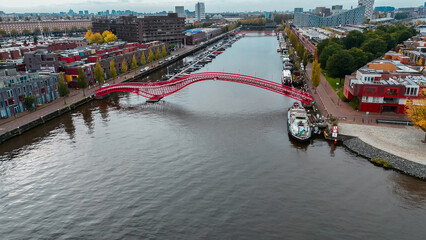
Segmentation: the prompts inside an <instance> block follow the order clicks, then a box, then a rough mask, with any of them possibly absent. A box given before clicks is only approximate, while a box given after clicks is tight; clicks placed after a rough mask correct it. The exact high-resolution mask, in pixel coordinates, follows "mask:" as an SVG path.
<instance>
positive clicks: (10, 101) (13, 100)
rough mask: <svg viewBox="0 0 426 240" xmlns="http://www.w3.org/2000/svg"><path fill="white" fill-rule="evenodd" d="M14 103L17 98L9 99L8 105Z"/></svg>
mask: <svg viewBox="0 0 426 240" xmlns="http://www.w3.org/2000/svg"><path fill="white" fill-rule="evenodd" d="M13 104H15V99H13V98H9V99H7V105H8V106H10V105H13Z"/></svg>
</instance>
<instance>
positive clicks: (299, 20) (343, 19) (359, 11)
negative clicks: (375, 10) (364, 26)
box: [293, 6, 365, 27]
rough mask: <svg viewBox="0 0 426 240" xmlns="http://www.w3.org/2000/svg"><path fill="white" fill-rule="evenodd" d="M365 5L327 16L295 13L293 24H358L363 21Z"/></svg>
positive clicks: (324, 25) (328, 25) (308, 25)
mask: <svg viewBox="0 0 426 240" xmlns="http://www.w3.org/2000/svg"><path fill="white" fill-rule="evenodd" d="M364 13H365V6H359V7H357V8H354V9H351V10H347V11H342V12H340V13H336V14H333V15H331V16H329V17H320V16H316V15H313V14H309V13H295V14H294V22H293V24H294V25H295V26H296V27H319V26H322V27H335V26H340V25H341V26H345V25H348V24H351V25H358V24H361V23H362V22H363V21H364Z"/></svg>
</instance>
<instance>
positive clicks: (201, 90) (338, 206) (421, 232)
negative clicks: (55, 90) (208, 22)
mask: <svg viewBox="0 0 426 240" xmlns="http://www.w3.org/2000/svg"><path fill="white" fill-rule="evenodd" d="M276 48H277V41H276V39H275V38H274V37H258V38H253V37H247V38H244V39H242V40H240V41H239V42H237V43H235V44H234V45H233V46H232V47H231V48H229V49H227V50H226V51H225V52H224V53H223V54H222V55H219V56H218V57H217V58H216V59H215V60H214V61H213V62H212V63H210V64H209V65H207V66H206V67H205V68H203V69H202V71H226V72H234V73H241V74H247V75H253V76H258V77H262V78H265V79H270V80H273V81H277V82H278V81H279V76H280V72H281V62H280V58H279V56H278V54H277V53H276ZM291 103H292V100H290V99H288V98H286V97H284V96H281V95H278V94H274V93H272V92H267V91H265V90H262V89H257V88H254V87H250V86H245V85H239V84H235V83H227V82H219V81H211V82H200V83H196V84H193V85H191V86H190V87H188V88H185V89H183V90H182V91H180V92H178V93H176V94H174V95H172V96H169V97H167V98H165V99H164V101H162V102H160V103H157V104H146V103H145V99H144V98H142V97H139V96H137V95H131V94H114V95H112V96H110V97H109V98H107V99H105V100H103V101H95V102H92V103H90V104H87V105H85V106H83V107H81V108H78V109H76V110H75V111H73V112H71V113H69V114H66V115H63V116H61V117H59V118H57V119H55V120H53V121H51V122H49V123H48V124H46V125H44V126H41V127H39V128H37V129H34V130H32V131H30V132H28V133H26V134H24V135H22V136H20V137H17V138H14V139H12V140H10V141H8V142H6V143H3V144H2V145H1V146H0V213H1V214H0V236H1V237H0V238H1V239H27V238H31V239H34V238H44V239H67V238H85V239H94V238H106V239H117V238H140V239H284V238H297V239H312V238H314V239H424V237H425V236H426V228H425V227H424V226H425V219H426V183H425V182H422V181H419V180H416V179H414V178H410V177H407V176H404V175H401V174H399V173H396V172H393V171H386V170H383V169H381V168H378V167H375V166H374V165H372V164H370V163H369V162H367V161H366V160H365V159H363V158H360V157H358V156H356V155H354V154H353V153H351V152H349V151H347V150H346V149H345V148H343V147H340V146H337V147H336V146H334V145H333V144H330V143H328V142H326V141H323V140H321V139H320V138H317V139H313V140H312V141H311V143H310V144H308V145H300V144H296V143H294V142H292V141H290V139H289V136H288V134H287V129H286V113H287V111H286V109H287V108H288V107H289V106H290V105H291Z"/></svg>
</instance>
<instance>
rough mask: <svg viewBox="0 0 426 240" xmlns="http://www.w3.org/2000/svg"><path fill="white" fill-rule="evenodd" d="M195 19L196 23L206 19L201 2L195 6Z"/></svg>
mask: <svg viewBox="0 0 426 240" xmlns="http://www.w3.org/2000/svg"><path fill="white" fill-rule="evenodd" d="M195 19H197V21H201V20H204V19H206V9H205V5H204V3H203V2H197V3H196V4H195Z"/></svg>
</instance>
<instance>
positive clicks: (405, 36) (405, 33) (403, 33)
mask: <svg viewBox="0 0 426 240" xmlns="http://www.w3.org/2000/svg"><path fill="white" fill-rule="evenodd" d="M412 36H413V35H412V34H411V32H410V31H408V30H403V31H401V32H399V34H398V40H397V42H398V43H402V42H404V41H406V40H407V39H409V38H410V37H412Z"/></svg>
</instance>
